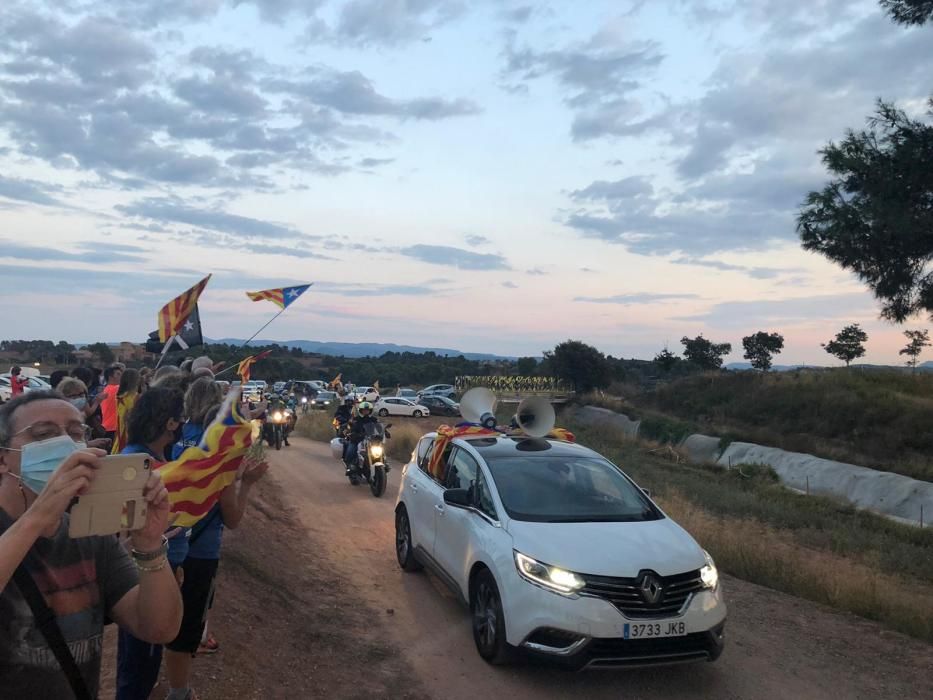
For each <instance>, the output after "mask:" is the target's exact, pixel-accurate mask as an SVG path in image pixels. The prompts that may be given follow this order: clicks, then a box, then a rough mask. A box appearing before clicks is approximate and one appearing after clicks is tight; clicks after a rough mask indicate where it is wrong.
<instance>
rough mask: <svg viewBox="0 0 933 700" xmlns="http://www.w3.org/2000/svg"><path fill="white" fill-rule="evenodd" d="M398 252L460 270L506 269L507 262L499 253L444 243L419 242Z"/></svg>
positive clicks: (507, 266)
mask: <svg viewBox="0 0 933 700" xmlns="http://www.w3.org/2000/svg"><path fill="white" fill-rule="evenodd" d="M399 253H400V254H401V255H404V256H405V257H409V258H414V259H415V260H420V261H422V262H426V263H431V264H432V265H448V266H450V267H456V268H458V269H460V270H508V269H511V268H510V266H509V264H508V262H507V261H506V259H505V258H504V257H502V256H501V255H494V254H491V253H474V252H472V251H469V250H463V249H462V248H453V247H451V246H444V245H426V244H419V245H413V246H408V247H407V248H402V249H401V250H400V251H399Z"/></svg>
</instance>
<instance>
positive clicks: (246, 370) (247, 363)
mask: <svg viewBox="0 0 933 700" xmlns="http://www.w3.org/2000/svg"><path fill="white" fill-rule="evenodd" d="M271 353H272V351H271V350H263V351H262V352H261V353H259V354H258V355H250V356H249V357H247V358H246V359H245V360H242V361H241V362H240V364H238V365H237V368H236V373H237V374H239V375H240V379H241V380H242V381H243V383H244V384H246V382H248V381H249V374H250V368H251V367H252V366H253V365H254V364H256V363H257V362H259V361H260V360H262V359H265V358H267V357H269V355H270V354H271Z"/></svg>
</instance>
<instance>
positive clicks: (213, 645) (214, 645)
mask: <svg viewBox="0 0 933 700" xmlns="http://www.w3.org/2000/svg"><path fill="white" fill-rule="evenodd" d="M218 651H220V644H218V642H217V640H216V639H215V638H214V635H213V634H208V635H207V641H206V642H203V643H202V644H199V645H198V653H199V654H216V653H217V652H218Z"/></svg>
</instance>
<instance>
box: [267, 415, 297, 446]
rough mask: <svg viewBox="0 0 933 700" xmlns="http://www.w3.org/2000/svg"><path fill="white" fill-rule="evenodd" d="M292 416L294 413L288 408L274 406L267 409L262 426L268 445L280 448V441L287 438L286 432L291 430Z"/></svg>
mask: <svg viewBox="0 0 933 700" xmlns="http://www.w3.org/2000/svg"><path fill="white" fill-rule="evenodd" d="M293 416H294V414H293V413H292V411H291V410H290V409H288V408H276V409H271V410H270V411H269V413H268V414H267V415H266V423H265V425H264V426H263V433H264V437H265V438H266V442H268V443H269V447H274V448H275V449H277V450H281V449H282V443H283V442H285V441H286V440H287V439H288V434H289V433H290V432H291V428H292V417H293Z"/></svg>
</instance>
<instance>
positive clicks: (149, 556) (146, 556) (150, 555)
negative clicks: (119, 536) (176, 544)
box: [130, 535, 168, 562]
mask: <svg viewBox="0 0 933 700" xmlns="http://www.w3.org/2000/svg"><path fill="white" fill-rule="evenodd" d="M130 553H131V554H132V555H133V559H135V560H136V561H137V562H141V561H143V562H145V561H155V560H156V559H158V558H159V557H164V556H165V555H166V554H168V538H167V537H166V536H165V535H162V544H161V545H160V546H159V548H158V549H155V550H153V551H151V552H140V551H139V550H138V549H135V548H132V549H130Z"/></svg>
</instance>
